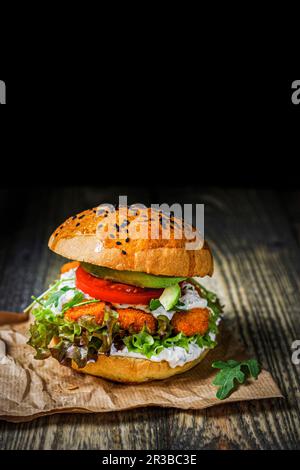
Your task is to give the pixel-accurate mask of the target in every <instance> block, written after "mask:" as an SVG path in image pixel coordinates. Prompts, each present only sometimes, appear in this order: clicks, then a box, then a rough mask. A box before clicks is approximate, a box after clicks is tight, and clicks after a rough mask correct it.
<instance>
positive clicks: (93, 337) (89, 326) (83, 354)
mask: <svg viewBox="0 0 300 470" xmlns="http://www.w3.org/2000/svg"><path fill="white" fill-rule="evenodd" d="M32 313H33V315H34V316H35V322H34V323H33V324H31V325H30V330H29V332H30V338H29V341H28V344H29V345H30V346H32V347H33V348H34V349H35V350H36V355H35V359H46V358H47V357H50V356H53V357H55V358H56V359H57V360H58V361H59V362H60V363H62V364H66V365H69V364H70V363H71V361H72V360H74V361H75V362H76V364H77V365H78V367H84V366H85V365H86V363H87V362H88V361H90V360H96V359H97V355H98V352H104V353H106V352H108V351H109V349H110V347H111V343H112V337H113V335H114V333H115V326H116V322H117V317H116V312H113V311H112V310H110V309H107V311H106V313H105V317H104V322H103V324H102V325H99V324H98V323H96V321H95V317H93V316H90V315H84V316H82V317H80V318H79V319H78V321H77V322H74V321H69V320H68V319H67V318H66V317H65V316H64V314H63V313H60V314H55V313H53V312H52V311H51V310H50V309H49V308H45V307H44V306H43V305H40V306H38V307H36V308H35V309H34V310H33V312H32ZM53 338H55V339H56V342H57V341H58V342H57V344H54V343H53V342H52V343H53V344H52V343H51V340H52V339H53Z"/></svg>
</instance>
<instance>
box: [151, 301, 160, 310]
mask: <svg viewBox="0 0 300 470" xmlns="http://www.w3.org/2000/svg"><path fill="white" fill-rule="evenodd" d="M161 306H162V305H161V303H160V301H159V300H158V299H151V300H150V304H149V308H150V310H151V311H152V310H156V309H157V308H159V307H161Z"/></svg>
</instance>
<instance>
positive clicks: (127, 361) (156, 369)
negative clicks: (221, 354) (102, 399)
mask: <svg viewBox="0 0 300 470" xmlns="http://www.w3.org/2000/svg"><path fill="white" fill-rule="evenodd" d="M208 351H209V349H206V350H205V351H203V353H202V354H200V356H199V357H198V358H197V359H195V360H194V361H190V362H187V363H186V364H184V366H177V367H173V368H172V367H170V366H169V363H168V362H167V361H161V362H153V361H149V360H148V359H136V358H133V357H124V356H105V355H104V354H101V355H100V356H99V357H98V359H97V361H96V362H89V363H88V364H87V365H86V366H85V367H83V368H82V369H80V368H79V367H78V366H77V364H76V363H75V362H74V361H72V368H73V369H75V370H76V371H77V372H82V373H83V374H90V375H95V376H96V377H102V378H103V379H108V380H112V381H114V382H123V383H139V382H147V381H148V380H162V379H166V378H168V377H172V375H176V374H182V373H183V372H186V371H187V370H189V369H191V368H192V367H194V366H196V365H197V364H199V362H201V361H202V359H204V357H205V356H206V354H207V353H208Z"/></svg>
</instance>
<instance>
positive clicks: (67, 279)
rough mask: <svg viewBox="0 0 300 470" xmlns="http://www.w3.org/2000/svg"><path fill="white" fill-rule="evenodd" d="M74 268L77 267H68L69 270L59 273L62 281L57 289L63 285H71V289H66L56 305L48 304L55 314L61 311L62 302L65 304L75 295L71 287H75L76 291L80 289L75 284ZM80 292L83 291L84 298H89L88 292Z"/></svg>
mask: <svg viewBox="0 0 300 470" xmlns="http://www.w3.org/2000/svg"><path fill="white" fill-rule="evenodd" d="M76 269H77V268H75V269H70V270H69V271H67V272H65V273H63V274H61V275H60V279H61V280H63V282H61V283H60V284H59V286H58V287H57V290H60V289H62V288H63V287H71V288H72V290H68V291H67V292H65V293H64V294H63V295H62V296H61V297H60V298H59V301H58V305H57V307H55V306H54V305H53V304H52V305H50V308H51V310H52V311H53V312H54V313H56V314H58V313H61V311H62V309H63V306H64V304H66V303H67V302H70V300H72V299H73V297H74V295H75V292H74V290H73V288H76V290H77V291H80V289H77V287H76V284H75V275H76V274H75V273H76ZM53 292H55V291H53ZM80 292H82V291H80ZM82 293H83V295H84V298H85V299H90V298H91V297H90V296H89V295H88V294H85V293H84V292H82Z"/></svg>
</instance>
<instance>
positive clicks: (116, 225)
mask: <svg viewBox="0 0 300 470" xmlns="http://www.w3.org/2000/svg"><path fill="white" fill-rule="evenodd" d="M115 227H116V229H117V232H118V231H119V230H120V227H119V225H118V224H115Z"/></svg>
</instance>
